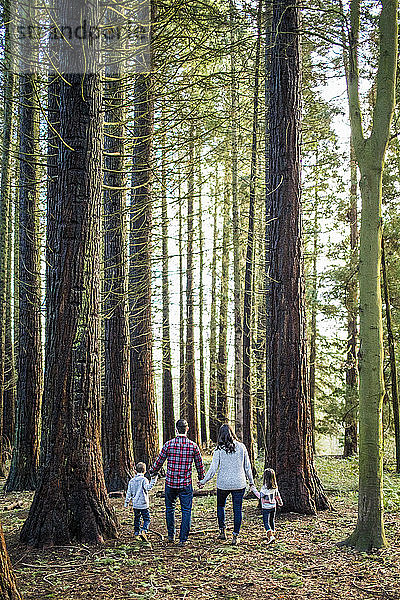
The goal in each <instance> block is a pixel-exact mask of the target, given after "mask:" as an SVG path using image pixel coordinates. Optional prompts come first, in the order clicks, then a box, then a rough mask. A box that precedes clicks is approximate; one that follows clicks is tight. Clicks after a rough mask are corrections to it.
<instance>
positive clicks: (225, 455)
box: [199, 424, 254, 545]
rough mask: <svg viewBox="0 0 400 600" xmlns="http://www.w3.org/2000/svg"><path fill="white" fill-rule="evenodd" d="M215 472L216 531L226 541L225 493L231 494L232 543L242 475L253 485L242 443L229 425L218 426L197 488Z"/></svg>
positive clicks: (242, 487)
mask: <svg viewBox="0 0 400 600" xmlns="http://www.w3.org/2000/svg"><path fill="white" fill-rule="evenodd" d="M216 473H218V475H217V518H218V526H219V530H220V534H219V539H220V540H226V531H225V504H226V500H227V498H228V496H229V494H232V504H233V538H232V544H233V545H236V544H237V537H238V535H239V531H240V525H241V523H242V503H243V496H244V493H245V491H246V477H247V479H248V480H249V483H250V486H254V480H253V473H252V471H251V464H250V459H249V455H248V452H247V449H246V446H245V445H244V444H242V443H241V442H239V441H238V440H237V438H236V435H235V434H234V432H233V430H232V428H231V427H230V426H229V425H227V424H225V425H222V426H221V427H220V430H219V434H218V443H217V447H216V448H215V450H214V454H213V458H212V462H211V465H210V468H209V469H208V471H207V473H206V476H205V477H204V479H202V480H201V481H199V487H203V486H204V485H205V484H206V483H207V481H210V479H212V478H213V477H214V475H215V474H216Z"/></svg>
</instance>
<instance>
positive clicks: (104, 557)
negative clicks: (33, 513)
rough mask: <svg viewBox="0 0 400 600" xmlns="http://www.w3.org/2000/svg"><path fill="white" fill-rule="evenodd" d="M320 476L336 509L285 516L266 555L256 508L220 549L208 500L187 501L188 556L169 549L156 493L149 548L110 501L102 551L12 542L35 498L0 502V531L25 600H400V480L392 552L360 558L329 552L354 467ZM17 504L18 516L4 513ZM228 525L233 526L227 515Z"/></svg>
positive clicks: (325, 466) (389, 491) (390, 527)
mask: <svg viewBox="0 0 400 600" xmlns="http://www.w3.org/2000/svg"><path fill="white" fill-rule="evenodd" d="M317 468H318V472H319V475H320V477H321V479H322V481H323V483H324V485H325V488H326V490H327V492H328V495H329V498H330V501H331V503H332V507H333V509H332V510H331V511H325V512H320V513H319V514H318V515H317V516H315V517H306V516H300V515H296V514H293V513H289V514H282V515H281V516H279V517H278V520H277V541H276V542H275V543H274V544H271V545H269V546H267V545H266V544H265V532H264V530H263V526H262V517H261V516H260V514H259V512H258V508H257V500H256V499H255V498H254V499H251V500H250V499H249V500H245V502H244V519H243V526H242V530H241V534H240V544H239V545H238V546H237V547H232V546H231V545H230V543H229V538H228V541H227V542H221V541H219V540H217V534H218V532H217V523H216V510H215V496H210V497H202V498H195V499H194V510H193V522H192V535H191V536H190V538H189V540H188V542H187V544H186V546H185V547H183V548H180V547H178V546H177V545H171V544H168V542H167V541H166V528H165V521H164V507H163V499H162V498H160V497H158V496H157V492H158V491H160V490H161V489H162V487H163V483H158V484H157V486H156V488H155V491H154V490H153V492H152V496H151V515H152V523H151V533H150V534H149V540H150V543H149V544H145V543H143V542H139V541H135V540H134V538H133V531H132V516H131V513H129V512H128V511H126V510H124V508H123V500H122V499H113V500H112V503H113V505H114V507H115V509H116V511H117V513H118V517H119V521H120V536H119V538H118V539H117V540H112V541H109V542H107V543H106V544H105V545H104V546H102V547H88V546H71V547H63V548H53V549H48V550H41V551H38V550H32V549H26V548H25V547H24V546H22V545H20V544H19V541H18V537H19V532H20V528H21V525H22V523H23V522H24V520H25V518H26V516H27V513H28V509H29V504H30V501H31V499H32V495H31V494H29V495H28V494H8V495H7V496H4V495H2V496H1V498H0V510H1V521H2V523H3V528H4V531H5V536H6V541H7V545H8V549H9V552H10V556H11V560H12V563H13V565H14V569H15V572H16V575H17V578H18V584H19V588H20V590H21V592H22V593H23V596H24V599H25V600H44V599H50V598H52V599H55V600H78V599H79V600H89V599H90V600H129V599H132V598H136V599H141V600H145V599H150V598H152V599H155V600H158V599H163V600H172V599H174V600H176V599H182V600H185V599H186V600H211V599H213V600H216V599H218V600H250V599H253V598H254V599H256V598H268V599H271V600H274V599H277V600H278V599H279V600H289V599H290V600H300V599H301V600H304V599H307V598H312V599H315V600H317V599H318V600H320V599H321V600H325V599H328V598H329V599H335V600H342V599H343V600H344V599H347V600H353V599H363V600H366V599H368V598H375V599H379V598H382V599H386V600H400V477H399V476H396V475H395V474H394V471H393V468H392V466H390V467H389V468H386V470H385V504H386V513H385V527H386V534H387V538H388V542H389V546H388V547H387V548H385V549H383V550H380V551H377V552H375V553H373V554H369V555H367V554H364V553H362V554H360V553H356V552H354V551H352V550H349V549H343V548H339V547H337V546H336V543H337V542H339V541H340V540H343V539H344V538H345V537H346V536H347V535H349V534H350V533H351V532H352V530H353V528H354V525H355V522H356V519H357V493H356V488H357V472H356V471H357V464H356V461H355V460H353V459H350V460H349V459H347V460H341V459H335V458H333V457H331V458H318V459H317ZM16 500H21V501H22V503H23V507H22V508H20V509H14V510H9V511H5V510H4V507H5V506H6V505H9V504H11V503H12V502H14V501H16ZM228 503H229V500H228ZM179 513H180V510H179V509H178V510H177V514H178V520H179ZM227 517H228V519H230V522H232V514H231V506H230V505H229V506H228V508H227ZM229 529H230V530H231V526H230V527H229Z"/></svg>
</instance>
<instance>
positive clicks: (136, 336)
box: [129, 73, 158, 465]
mask: <svg viewBox="0 0 400 600" xmlns="http://www.w3.org/2000/svg"><path fill="white" fill-rule="evenodd" d="M152 85H153V82H152V76H151V75H147V74H142V73H140V74H139V75H137V76H136V79H135V89H134V98H135V121H134V131H133V138H134V140H135V141H134V155H133V170H132V201H131V202H132V205H131V232H130V264H129V292H130V344H131V353H130V367H131V403H132V428H133V445H134V454H135V458H136V460H140V461H144V462H145V463H146V464H148V465H149V464H151V463H152V462H153V461H154V460H155V458H156V457H157V454H158V429H157V420H156V412H155V411H156V405H155V402H156V398H155V391H154V373H153V355H152V346H153V336H152V329H151V222H152V196H151V188H152V145H153V121H154V107H153V104H154V103H153V88H152Z"/></svg>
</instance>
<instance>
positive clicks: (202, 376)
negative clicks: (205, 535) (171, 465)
mask: <svg viewBox="0 0 400 600" xmlns="http://www.w3.org/2000/svg"><path fill="white" fill-rule="evenodd" d="M196 159H197V160H196V163H197V165H198V178H197V187H198V194H199V355H200V356H199V358H200V367H199V371H200V373H199V380H200V381H199V383H200V394H199V401H200V402H199V403H200V438H201V443H202V445H203V446H206V445H207V423H206V390H205V373H204V288H203V286H204V283H203V270H204V233H203V205H202V197H201V192H202V190H201V151H200V150H199V152H198V155H197V157H196Z"/></svg>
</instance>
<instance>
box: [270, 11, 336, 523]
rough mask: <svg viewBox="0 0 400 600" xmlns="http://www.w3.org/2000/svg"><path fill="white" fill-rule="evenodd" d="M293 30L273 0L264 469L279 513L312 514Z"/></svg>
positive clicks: (317, 504)
mask: <svg viewBox="0 0 400 600" xmlns="http://www.w3.org/2000/svg"><path fill="white" fill-rule="evenodd" d="M299 29H300V9H299V5H298V3H296V2H295V3H293V2H289V1H288V0H279V1H278V2H277V3H276V4H275V5H274V13H273V36H274V40H275V44H274V46H273V48H272V50H271V81H270V86H271V88H270V91H271V98H270V130H269V141H270V156H269V161H270V164H269V169H270V186H269V187H270V192H269V193H270V215H271V218H272V222H271V230H270V234H271V262H270V276H271V281H270V286H271V316H270V319H271V323H270V328H271V336H270V339H269V356H270V363H271V372H272V373H273V375H274V378H273V381H272V382H271V395H272V396H271V400H270V402H271V415H270V416H271V420H270V422H269V424H268V426H269V428H270V434H269V444H270V446H269V466H270V467H272V468H274V469H275V471H276V474H277V479H278V484H279V488H280V490H281V492H282V497H284V498H285V506H284V510H286V511H293V512H299V513H302V514H314V513H315V511H316V509H317V508H326V507H327V506H328V501H327V499H326V497H325V495H324V493H323V490H322V487H321V484H320V482H319V479H318V477H317V475H316V473H315V470H314V464H313V450H312V439H311V414H310V402H309V389H308V373H307V351H306V330H305V310H304V296H305V292H304V279H303V252H302V238H301V230H302V221H301V201H300V114H301V106H300V55H299V34H298V31H299ZM268 208H269V207H268ZM268 208H267V215H268Z"/></svg>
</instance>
